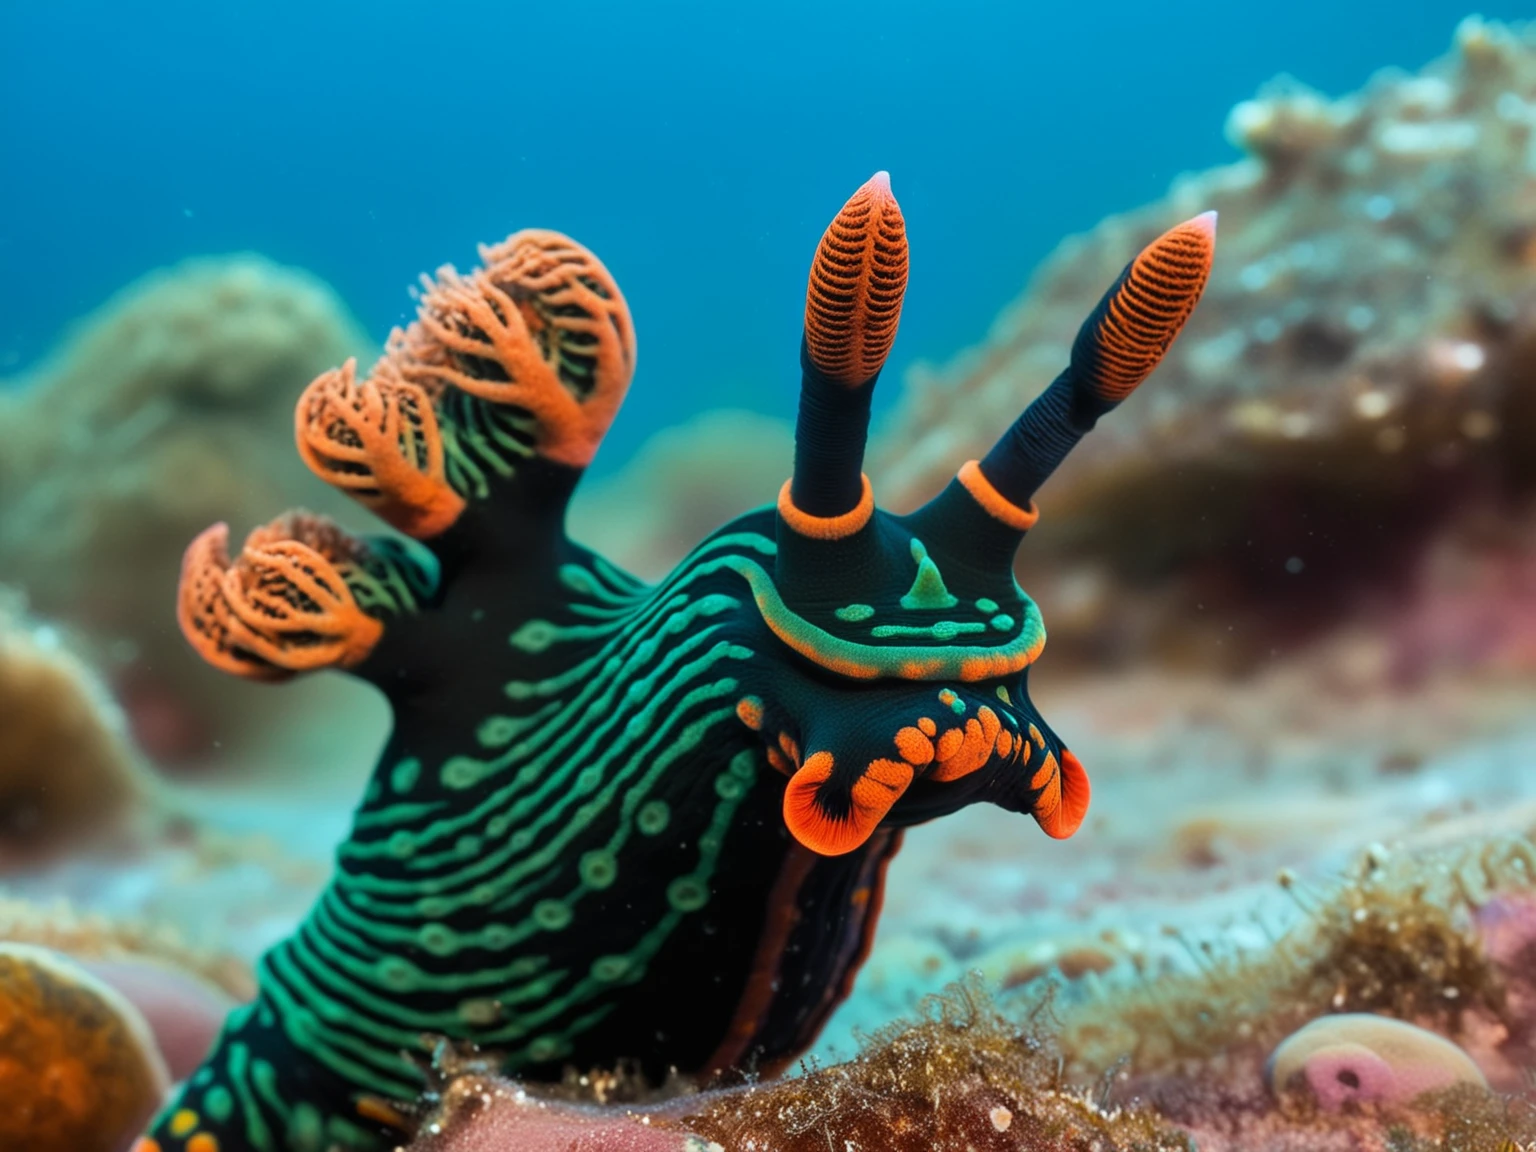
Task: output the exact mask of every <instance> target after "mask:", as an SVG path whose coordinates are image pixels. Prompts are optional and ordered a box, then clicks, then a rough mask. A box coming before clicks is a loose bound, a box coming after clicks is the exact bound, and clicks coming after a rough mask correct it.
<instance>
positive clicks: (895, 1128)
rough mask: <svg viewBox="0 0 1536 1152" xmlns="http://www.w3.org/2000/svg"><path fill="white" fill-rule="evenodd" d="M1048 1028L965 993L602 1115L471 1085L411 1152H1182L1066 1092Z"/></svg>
mask: <svg viewBox="0 0 1536 1152" xmlns="http://www.w3.org/2000/svg"><path fill="white" fill-rule="evenodd" d="M1047 1021H1048V1012H1047V1011H1045V1010H1044V1008H1043V1007H1042V1009H1041V1010H1039V1011H1037V1012H1036V1013H1035V1014H1033V1016H1032V1017H1028V1018H1026V1019H1025V1020H1023V1021H1022V1022H1019V1021H1015V1020H1012V1019H1009V1018H1007V1017H1005V1016H1003V1015H1001V1014H1000V1013H998V1012H997V1011H996V1010H995V1009H994V1008H993V1007H992V1005H991V1003H990V1002H989V1001H988V999H987V998H986V997H985V996H984V995H983V994H982V993H981V992H980V990H979V988H978V987H977V986H976V985H975V983H974V982H971V983H967V984H962V985H957V986H956V987H954V988H952V989H950V990H949V991H948V992H947V993H945V994H944V995H942V996H935V997H931V998H929V999H928V1000H927V1001H925V1002H924V1003H923V1005H921V1010H920V1013H919V1017H918V1019H917V1020H916V1021H909V1022H903V1023H898V1024H893V1025H892V1026H890V1027H889V1028H887V1029H885V1030H884V1031H883V1032H882V1033H881V1034H880V1035H878V1036H876V1037H873V1038H871V1040H870V1041H869V1043H868V1045H867V1047H866V1049H865V1051H864V1052H863V1053H861V1054H860V1055H859V1056H858V1057H857V1058H855V1059H853V1060H851V1061H849V1062H847V1063H845V1064H840V1065H836V1066H833V1067H827V1068H811V1069H809V1070H807V1071H806V1072H805V1073H804V1074H803V1075H801V1076H798V1077H795V1078H792V1079H787V1080H782V1081H778V1082H775V1083H761V1084H747V1085H741V1086H737V1087H732V1088H725V1089H719V1090H714V1091H707V1092H703V1093H699V1094H696V1095H686V1096H683V1097H680V1098H678V1099H674V1100H671V1101H668V1102H665V1103H660V1104H643V1105H629V1106H610V1107H608V1108H606V1109H602V1110H598V1109H587V1110H581V1109H576V1108H572V1107H570V1106H568V1105H566V1106H560V1105H553V1104H551V1103H549V1102H547V1101H542V1100H537V1099H531V1098H530V1097H529V1095H528V1093H527V1092H526V1091H525V1090H524V1089H521V1088H519V1087H517V1086H516V1085H513V1084H510V1083H509V1082H507V1081H504V1080H497V1079H496V1078H494V1077H488V1076H486V1075H484V1074H482V1073H468V1074H464V1075H461V1076H458V1077H455V1078H453V1079H450V1080H449V1081H448V1083H447V1085H446V1086H445V1087H443V1088H441V1089H440V1090H438V1092H437V1093H436V1106H435V1107H434V1109H433V1110H432V1111H431V1112H430V1113H429V1114H428V1115H427V1116H426V1117H425V1119H424V1121H423V1123H422V1135H421V1137H420V1139H418V1141H417V1142H416V1143H415V1144H412V1145H411V1152H503V1150H505V1149H511V1148H517V1149H520V1150H521V1149H533V1148H537V1149H540V1152H542V1149H543V1146H542V1145H540V1144H538V1143H537V1141H538V1139H539V1138H540V1136H541V1135H542V1133H541V1128H542V1127H543V1126H544V1125H547V1124H550V1121H551V1118H552V1117H558V1119H559V1122H560V1127H561V1132H562V1138H564V1139H566V1140H568V1141H572V1143H564V1144H558V1145H556V1144H554V1143H551V1144H550V1145H549V1148H550V1149H551V1152H553V1149H555V1148H556V1147H558V1148H560V1149H561V1150H562V1152H564V1149H566V1148H569V1147H578V1148H590V1149H591V1150H592V1152H599V1150H602V1152H607V1150H608V1149H609V1148H613V1149H615V1150H618V1149H626V1148H634V1149H635V1150H636V1152H639V1150H641V1149H650V1148H655V1149H657V1152H662V1150H668V1152H670V1150H674V1149H675V1150H677V1152H684V1150H685V1149H688V1150H694V1149H696V1150H698V1152H703V1150H704V1149H716V1150H721V1152H752V1150H754V1149H762V1150H771V1152H821V1150H822V1149H825V1148H829V1147H830V1148H839V1149H870V1150H875V1149H878V1150H880V1152H930V1150H931V1149H946V1150H947V1149H956V1150H959V1149H971V1150H973V1152H1089V1150H1090V1149H1097V1150H1100V1152H1114V1150H1125V1152H1130V1150H1132V1149H1135V1150H1136V1152H1186V1150H1187V1149H1188V1147H1189V1144H1188V1139H1187V1137H1186V1136H1185V1134H1184V1133H1183V1132H1181V1131H1179V1130H1178V1129H1176V1128H1174V1127H1173V1126H1171V1125H1168V1124H1165V1123H1163V1122H1162V1121H1160V1120H1158V1119H1157V1117H1156V1116H1154V1115H1152V1114H1151V1113H1150V1112H1149V1111H1147V1110H1146V1109H1144V1108H1139V1107H1131V1108H1120V1107H1108V1106H1105V1105H1103V1104H1101V1102H1100V1101H1098V1100H1096V1099H1095V1098H1094V1096H1095V1093H1094V1092H1093V1091H1091V1090H1083V1089H1077V1088H1072V1087H1070V1086H1068V1085H1066V1084H1064V1083H1062V1081H1061V1077H1060V1071H1061V1063H1060V1055H1059V1053H1058V1052H1057V1051H1056V1050H1055V1048H1054V1046H1053V1044H1052V1043H1051V1040H1050V1037H1049V1032H1048V1029H1047V1026H1046V1025H1047ZM607 1134H611V1135H607ZM604 1138H607V1139H611V1140H612V1141H613V1142H612V1143H602V1142H600V1141H601V1140H602V1139H604ZM582 1139H585V1140H586V1141H587V1143H580V1142H579V1141H581V1140H582Z"/></svg>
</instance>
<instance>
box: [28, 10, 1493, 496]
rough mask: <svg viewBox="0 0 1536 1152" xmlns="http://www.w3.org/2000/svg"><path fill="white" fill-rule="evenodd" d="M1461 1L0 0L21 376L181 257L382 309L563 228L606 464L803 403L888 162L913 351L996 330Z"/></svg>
mask: <svg viewBox="0 0 1536 1152" xmlns="http://www.w3.org/2000/svg"><path fill="white" fill-rule="evenodd" d="M941 10H942V14H941ZM1482 10H1483V12H1484V14H1486V15H1488V16H1493V17H1498V16H1503V17H1514V16H1518V15H1520V12H1519V6H1518V5H1513V4H1499V5H1492V6H1484V7H1483V9H1482ZM1465 11H1466V8H1465V7H1464V6H1463V3H1458V2H1455V0H1420V2H1419V3H1411V2H1410V3H1400V4H1397V5H1393V6H1388V5H1385V4H1380V3H1361V2H1359V0H1355V2H1348V0H1291V2H1289V3H1287V4H1285V5H1274V4H1265V5H1238V4H1235V3H1230V2H1222V3H1214V2H1206V3H1200V2H1196V0H1157V2H1155V3H1146V2H1142V3H1127V2H1125V0H1099V2H1098V3H1093V4H1087V3H1084V4H1053V5H1049V6H1046V5H1040V4H1032V3H1023V2H1021V0H991V2H983V0H946V2H945V3H943V4H942V5H940V4H938V3H928V4H923V3H917V2H914V0H904V2H900V3H884V4H878V3H863V4H851V3H834V2H831V0H779V2H777V3H772V4H764V5H757V6H753V5H747V4H742V3H731V2H729V0H716V2H714V3H704V2H689V3H684V2H664V0H588V2H586V3H581V4H576V3H569V2H552V3H545V4H542V5H532V4H526V3H514V2H510V0H503V2H500V3H434V4H430V5H428V4H425V3H417V4H403V3H394V2H374V3H368V4H364V3H356V2H349V3H339V2H326V0H308V2H306V3H294V2H292V0H266V2H262V3H249V2H234V0H200V2H195V3H190V2H184V0H177V2H159V3H145V4H124V3H121V2H120V0H118V2H111V3H109V2H106V0H96V2H91V3H84V2H78V0H32V2H29V3H23V2H22V0H0V157H3V173H0V269H3V271H4V273H5V274H4V276H3V277H0V376H3V375H8V374H12V373H14V372H15V371H16V370H17V369H18V368H20V367H22V366H24V365H25V364H26V363H27V362H29V361H31V360H33V359H34V358H36V357H37V356H39V355H40V354H42V353H43V352H44V351H46V349H47V348H48V347H50V346H51V345H52V344H53V343H54V341H55V340H56V339H57V338H58V335H59V333H60V330H61V328H62V327H63V326H64V325H65V324H67V323H68V321H70V320H71V319H72V318H73V317H75V316H78V315H79V314H80V313H82V312H84V311H86V310H88V309H90V308H91V307H93V306H94V305H96V304H97V303H99V302H100V301H101V300H102V299H103V298H104V297H105V296H106V295H107V294H108V293H109V292H111V291H112V290H114V289H115V288H117V287H119V286H120V285H122V284H123V283H124V282H126V281H127V280H129V279H131V278H132V277H134V276H136V275H138V274H139V273H141V272H143V271H144V270H145V269H147V268H150V267H153V266H155V265H159V264H164V263H166V262H168V261H172V260H175V259H177V258H179V257H182V256H186V255H190V254H194V253H206V252H223V251H231V250H237V249H257V250H260V251H262V252H265V253H267V254H269V255H271V256H273V257H275V258H277V259H278V260H282V261H287V262H292V263H296V264H300V265H303V266H305V267H307V268H310V269H312V270H314V271H315V272H317V273H318V274H319V275H321V276H323V277H324V278H326V279H327V280H329V281H330V282H331V283H332V284H334V285H335V286H336V287H337V288H338V289H339V290H340V292H341V293H342V295H343V296H344V297H345V298H346V300H347V301H348V302H349V304H350V305H351V307H352V308H353V309H354V310H355V311H356V312H357V314H358V315H359V316H360V317H361V318H362V319H363V321H364V322H365V323H366V324H367V325H368V327H369V328H370V330H372V331H373V332H374V333H375V334H377V335H378V336H380V337H382V335H383V333H384V332H385V331H386V330H387V329H388V327H389V326H390V325H391V324H393V323H396V322H399V321H401V320H403V319H405V318H406V317H407V315H408V309H409V299H408V297H407V295H406V287H407V285H408V284H409V283H410V282H412V281H413V280H414V278H415V276H416V274H417V273H418V272H419V271H422V270H425V269H429V268H432V267H435V266H436V265H438V264H440V263H443V262H445V261H453V262H456V263H458V264H459V265H460V266H461V267H463V266H465V265H466V264H468V263H469V262H471V261H472V260H473V257H474V245H475V243H476V242H477V241H480V240H491V239H497V238H500V237H501V236H503V235H505V234H506V233H507V232H509V231H511V230H513V229H516V228H519V227H524V226H528V225H540V226H549V227H554V228H559V229H562V230H565V231H567V232H570V233H571V234H573V235H575V236H576V237H577V238H579V239H581V240H582V241H583V242H585V243H586V244H588V245H589V246H590V247H592V248H593V249H595V250H596V251H597V252H598V254H599V255H600V256H601V257H602V258H603V259H604V261H605V262H607V264H608V265H609V267H610V268H611V269H612V270H613V271H614V273H615V274H616V276H617V277H618V278H619V281H620V283H621V284H622V285H623V288H624V290H625V293H626V294H627V295H628V297H629V300H630V302H631V305H632V307H633V309H634V312H635V316H636V323H637V327H638V331H639V336H640V371H639V375H638V377H637V380H636V387H635V391H634V392H633V393H632V395H631V398H630V402H629V407H628V409H627V411H626V415H625V416H624V417H623V418H622V419H621V420H620V422H619V425H618V426H617V427H616V428H615V430H614V432H613V434H612V436H611V437H610V443H609V445H608V446H607V448H606V449H605V451H604V453H603V455H602V457H601V458H600V464H601V465H602V466H605V467H611V466H612V465H613V464H614V463H616V462H618V461H619V460H621V459H622V458H623V457H624V456H626V455H628V454H629V453H630V452H631V451H632V450H633V449H634V447H635V446H636V445H637V444H638V443H639V442H640V441H641V440H642V439H643V438H644V437H645V436H646V435H647V434H649V433H650V432H651V431H654V430H655V429H656V428H657V427H659V426H661V425H664V424H667V423H671V422H674V421H676V420H679V419H681V418H684V417H686V416H687V415H689V414H690V413H692V412H694V411H697V410H699V409H701V408H705V407H712V406H717V405H745V406H751V407H757V408H760V409H763V410H765V411H770V412H778V413H781V414H788V413H789V412H790V411H791V408H792V403H793V388H794V385H795V383H796V371H795V365H796V361H795V350H796V342H797V339H798V328H799V322H800V309H801V302H802V294H803V292H804V285H805V274H806V267H807V264H808V261H809V258H810V255H811V252H812V250H813V247H814V245H815V242H816V239H817V238H818V236H819V235H820V232H821V229H822V228H823V227H824V226H825V224H826V222H827V220H828V219H829V218H830V217H831V215H832V214H833V213H834V212H835V211H836V210H837V208H838V206H839V205H840V204H841V203H842V201H843V199H844V198H845V197H846V196H847V195H848V194H849V193H850V192H851V191H852V190H853V189H854V188H855V187H857V186H858V185H859V184H860V183H861V182H862V181H863V180H864V179H865V178H866V177H867V176H868V175H869V174H870V173H871V172H872V171H874V170H876V169H878V168H888V169H890V171H891V172H892V174H893V181H894V187H895V190H896V193H897V196H898V197H899V198H900V200H901V203H902V207H903V209H904V211H905V213H906V216H907V221H908V227H909V232H910V236H911V241H912V285H911V289H910V292H909V294H908V297H907V307H906V313H905V316H904V318H903V322H902V331H901V337H900V339H899V341H898V343H897V348H896V353H895V357H894V360H893V363H892V365H891V367H890V369H888V371H887V380H888V381H891V382H894V381H896V380H899V378H900V371H901V370H902V368H903V367H905V366H906V365H908V364H910V363H911V362H912V361H913V360H917V359H943V358H945V357H947V356H948V355H950V354H952V353H953V352H954V351H955V350H957V349H959V348H961V347H963V346H965V345H966V344H968V343H971V342H974V341H975V340H977V339H978V338H979V337H980V336H981V335H982V334H983V333H984V332H985V330H986V328H987V325H988V323H989V322H990V320H991V318H992V317H993V315H994V314H995V313H996V312H997V310H998V309H999V307H1000V306H1001V305H1003V304H1004V303H1005V302H1006V301H1007V300H1008V299H1010V298H1011V297H1013V296H1014V295H1015V294H1017V292H1018V291H1019V289H1020V287H1021V286H1022V285H1023V283H1024V281H1025V279H1026V277H1027V275H1028V273H1029V271H1030V269H1031V267H1032V266H1033V265H1034V264H1035V263H1036V262H1037V261H1038V260H1039V259H1040V257H1041V256H1042V255H1043V254H1044V253H1045V252H1047V251H1048V250H1049V249H1050V247H1051V246H1052V245H1053V244H1054V243H1055V242H1056V240H1057V239H1058V238H1059V237H1060V236H1061V235H1063V234H1064V233H1067V232H1072V231H1076V230H1081V229H1085V228H1087V227H1089V226H1091V225H1092V224H1093V223H1094V222H1095V221H1097V220H1098V219H1100V218H1101V217H1102V216H1104V215H1105V214H1107V213H1109V212H1113V211H1117V210H1120V209H1124V208H1128V207H1132V206H1134V205H1136V204H1139V203H1142V202H1144V201H1147V200H1149V199H1153V198H1155V197H1157V196H1159V195H1161V194H1162V192H1163V191H1164V190H1165V189H1166V187H1167V185H1168V182H1169V180H1170V179H1171V178H1172V177H1173V176H1174V175H1176V174H1177V173H1178V172H1180V171H1182V170H1186V169H1190V168H1197V167H1204V166H1207V165H1210V164H1213V163H1219V162H1222V161H1224V160H1227V159H1230V158H1231V155H1232V152H1231V149H1230V148H1229V146H1228V145H1226V144H1225V142H1224V141H1223V139H1222V136H1221V126H1222V122H1223V119H1224V117H1225V115H1226V112H1227V110H1228V109H1229V108H1230V107H1231V105H1232V104H1233V103H1235V102H1236V101H1238V100H1240V99H1243V98H1245V97H1247V96H1248V95H1250V94H1251V93H1252V92H1253V90H1254V89H1255V88H1256V87H1257V86H1258V85H1259V84H1260V83H1262V82H1263V81H1264V80H1266V79H1268V78H1269V77H1271V76H1272V75H1274V74H1275V73H1277V72H1281V71H1288V72H1291V73H1292V74H1294V75H1296V76H1299V77H1300V78H1301V79H1303V80H1305V81H1306V82H1308V83H1310V84H1312V85H1314V86H1316V87H1319V88H1321V89H1323V90H1325V91H1329V92H1343V91H1347V90H1349V89H1353V88H1355V87H1358V86H1359V85H1360V84H1361V83H1362V82H1363V81H1364V80H1365V79H1366V78H1367V76H1369V75H1370V73H1371V72H1373V71H1374V70H1376V69H1377V68H1380V67H1382V66H1386V65H1399V66H1403V67H1413V68H1416V67H1418V66H1420V65H1422V64H1423V63H1424V62H1426V61H1427V60H1429V59H1430V58H1432V57H1434V56H1436V55H1439V54H1440V53H1442V52H1444V51H1445V50H1447V48H1448V47H1449V44H1450V39H1451V33H1452V30H1453V28H1454V27H1455V24H1456V22H1457V20H1458V19H1459V18H1460V17H1461V16H1462V15H1463V14H1464V13H1465ZM894 392H895V389H894V388H893V387H891V386H890V385H889V384H887V386H886V388H885V399H886V401H887V402H889V399H890V396H891V394H893V393H894Z"/></svg>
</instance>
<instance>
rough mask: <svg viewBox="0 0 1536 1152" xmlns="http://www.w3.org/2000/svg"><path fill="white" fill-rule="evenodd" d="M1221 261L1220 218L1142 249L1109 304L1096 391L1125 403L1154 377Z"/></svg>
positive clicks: (1211, 215)
mask: <svg viewBox="0 0 1536 1152" xmlns="http://www.w3.org/2000/svg"><path fill="white" fill-rule="evenodd" d="M1215 255H1216V213H1215V212H1203V213H1201V214H1200V215H1199V216H1196V217H1194V218H1193V219H1190V220H1186V221H1185V222H1184V223H1182V224H1178V225H1175V226H1174V227H1173V228H1170V229H1169V230H1168V231H1167V232H1164V233H1163V234H1162V235H1161V236H1159V237H1158V238H1157V239H1156V240H1154V241H1152V243H1151V244H1148V245H1147V246H1146V247H1145V248H1144V249H1142V251H1141V254H1140V255H1138V256H1137V257H1136V259H1135V260H1133V261H1131V264H1130V267H1129V268H1127V269H1126V271H1125V275H1124V276H1123V277H1122V279H1121V282H1120V283H1119V284H1118V285H1117V286H1116V287H1115V289H1114V290H1113V291H1112V292H1111V294H1110V296H1109V298H1108V299H1107V300H1106V301H1105V307H1104V310H1103V312H1102V314H1101V319H1100V320H1099V324H1098V326H1097V329H1096V332H1095V335H1096V336H1097V347H1096V349H1095V355H1094V362H1093V366H1092V369H1091V380H1090V383H1091V386H1092V387H1093V389H1094V391H1095V392H1096V393H1097V394H1098V396H1099V398H1100V399H1102V400H1104V401H1106V402H1109V403H1119V402H1120V401H1122V400H1124V399H1125V398H1126V397H1127V396H1129V395H1130V394H1131V393H1132V392H1133V391H1134V390H1135V389H1136V386H1137V385H1138V384H1140V383H1141V382H1142V381H1143V380H1145V379H1146V378H1147V377H1148V376H1149V375H1151V373H1152V370H1153V369H1154V368H1156V367H1157V365H1158V362H1159V361H1160V360H1161V359H1162V358H1163V354H1164V353H1166V352H1167V351H1168V347H1169V345H1170V344H1172V343H1173V339H1174V337H1175V336H1177V335H1178V334H1179V330H1180V329H1181V328H1182V327H1183V326H1184V322H1185V321H1186V320H1187V319H1189V314H1190V313H1191V312H1192V311H1194V307H1195V304H1196V303H1197V302H1198V301H1199V299H1200V293H1201V292H1202V291H1203V290H1204V289H1205V282H1206V279H1207V278H1208V277H1209V276H1210V272H1211V263H1212V261H1213V260H1214V259H1215Z"/></svg>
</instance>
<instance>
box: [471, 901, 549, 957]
mask: <svg viewBox="0 0 1536 1152" xmlns="http://www.w3.org/2000/svg"><path fill="white" fill-rule="evenodd" d="M535 912H537V909H535ZM513 939H514V937H513V934H512V929H511V928H509V927H508V926H507V925H505V924H492V925H490V926H489V927H487V928H486V929H485V930H484V931H482V932H481V933H480V941H481V943H483V944H484V945H485V946H486V947H487V948H490V949H491V950H492V951H495V952H500V951H501V950H502V949H504V948H509V947H511V945H512V941H513Z"/></svg>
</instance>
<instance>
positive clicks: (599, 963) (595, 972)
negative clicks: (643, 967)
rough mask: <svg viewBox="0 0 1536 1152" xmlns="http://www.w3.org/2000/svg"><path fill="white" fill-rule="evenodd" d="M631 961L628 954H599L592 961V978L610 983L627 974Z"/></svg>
mask: <svg viewBox="0 0 1536 1152" xmlns="http://www.w3.org/2000/svg"><path fill="white" fill-rule="evenodd" d="M630 966H631V961H630V959H629V957H628V956H599V957H598V958H597V959H596V960H594V961H592V979H594V980H601V981H602V982H603V983H605V984H611V983H613V981H615V980H622V979H624V977H625V976H627V975H628V974H629V969H630Z"/></svg>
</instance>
